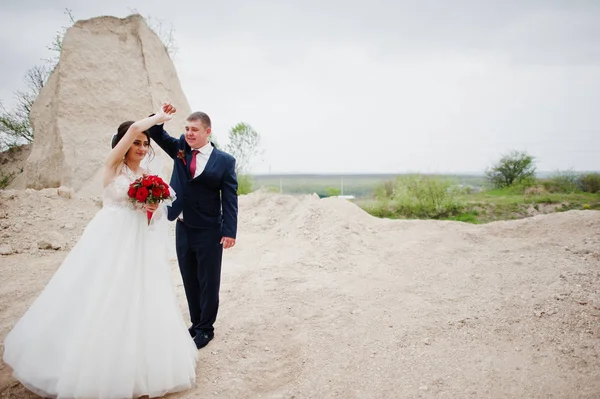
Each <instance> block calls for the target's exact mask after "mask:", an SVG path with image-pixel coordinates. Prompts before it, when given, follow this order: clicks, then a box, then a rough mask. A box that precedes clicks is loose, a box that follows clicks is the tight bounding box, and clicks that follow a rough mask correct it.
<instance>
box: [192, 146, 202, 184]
mask: <svg viewBox="0 0 600 399" xmlns="http://www.w3.org/2000/svg"><path fill="white" fill-rule="evenodd" d="M199 152H200V151H198V150H192V162H190V173H191V174H192V179H193V178H194V176H195V175H196V154H198V153H199Z"/></svg>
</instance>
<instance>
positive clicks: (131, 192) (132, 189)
mask: <svg viewBox="0 0 600 399" xmlns="http://www.w3.org/2000/svg"><path fill="white" fill-rule="evenodd" d="M136 191H137V188H135V186H131V187H129V190H128V191H127V195H128V196H129V198H135V192H136Z"/></svg>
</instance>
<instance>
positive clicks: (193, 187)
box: [149, 125, 238, 238]
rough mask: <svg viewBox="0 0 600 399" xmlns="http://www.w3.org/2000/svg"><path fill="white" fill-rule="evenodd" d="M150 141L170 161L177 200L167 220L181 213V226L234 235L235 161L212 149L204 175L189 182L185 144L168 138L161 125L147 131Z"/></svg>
mask: <svg viewBox="0 0 600 399" xmlns="http://www.w3.org/2000/svg"><path fill="white" fill-rule="evenodd" d="M149 132H150V137H151V138H152V140H154V141H155V142H156V143H157V144H158V145H159V146H160V148H162V149H163V150H164V151H165V152H166V153H167V154H169V156H170V157H171V158H173V160H174V166H173V174H172V175H171V182H170V183H169V184H170V185H171V187H173V189H174V190H175V193H176V195H177V198H176V200H175V202H174V203H173V205H172V206H171V207H169V208H168V215H167V217H168V219H169V220H175V219H176V218H177V217H178V216H179V215H180V214H181V212H182V211H183V213H184V215H185V218H184V223H185V224H186V225H187V226H189V227H192V228H197V229H219V228H220V229H222V232H223V233H222V234H223V236H224V237H231V238H236V234H237V213H238V196H237V188H238V183H237V176H236V174H235V158H234V157H232V156H231V155H229V154H227V153H226V152H223V151H221V150H219V149H217V148H216V147H214V144H212V143H211V145H212V146H213V147H214V148H213V151H212V153H211V154H210V157H209V158H208V163H207V164H206V167H205V168H204V171H203V172H202V173H201V174H200V175H198V176H197V177H196V178H192V175H191V173H190V164H191V160H192V149H191V148H190V146H189V145H188V143H187V142H186V141H185V136H184V135H181V137H179V139H176V138H175V137H172V136H171V135H169V134H168V133H167V132H166V131H165V130H164V129H163V126H162V125H155V126H153V127H152V128H150V129H149Z"/></svg>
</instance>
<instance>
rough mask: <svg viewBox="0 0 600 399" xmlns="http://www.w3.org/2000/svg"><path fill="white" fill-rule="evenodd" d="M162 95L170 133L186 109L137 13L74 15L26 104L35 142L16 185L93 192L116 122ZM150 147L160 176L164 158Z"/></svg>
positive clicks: (142, 111) (139, 113) (166, 168)
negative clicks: (42, 82)
mask: <svg viewBox="0 0 600 399" xmlns="http://www.w3.org/2000/svg"><path fill="white" fill-rule="evenodd" d="M164 101H170V102H171V103H172V104H174V105H175V106H176V107H177V110H178V112H177V114H176V115H175V117H174V118H173V120H172V121H170V122H168V123H167V124H166V128H167V130H169V132H171V133H172V134H174V135H177V136H178V135H179V134H181V133H182V132H183V128H184V124H185V118H186V117H187V116H188V115H189V113H190V108H189V105H188V102H187V99H186V97H185V95H184V94H183V91H182V89H181V85H180V83H179V79H178V76H177V71H176V70H175V66H174V65H173V62H172V61H171V59H170V57H169V55H168V52H167V50H166V48H165V46H164V45H163V44H162V42H161V40H160V38H159V37H158V36H157V35H156V34H155V33H154V32H153V31H152V30H151V29H150V28H149V27H148V26H147V24H146V22H145V20H144V19H143V18H142V17H141V16H139V15H131V16H129V17H127V18H123V19H121V18H115V17H98V18H92V19H89V20H85V21H78V22H77V23H75V25H74V26H73V27H71V28H69V29H68V31H67V33H66V35H65V37H64V40H63V44H62V52H61V56H60V61H59V63H58V66H57V67H56V69H55V70H54V71H53V73H52V75H51V77H50V78H49V80H48V82H47V84H46V86H44V88H43V90H42V92H41V93H40V96H39V97H38V99H37V100H36V102H35V104H34V105H33V108H32V110H31V121H32V124H33V128H34V134H35V141H34V144H33V149H32V151H31V154H30V156H29V158H28V160H27V163H26V166H25V170H24V173H23V175H22V177H21V181H20V182H19V186H21V187H22V188H35V189H42V188H48V187H59V186H68V187H72V188H73V189H74V190H75V191H76V192H78V193H80V194H86V195H97V194H99V193H101V191H102V183H101V181H102V179H101V168H102V165H103V162H104V159H105V158H106V155H107V154H108V152H109V150H110V141H111V137H112V135H113V134H114V133H115V132H116V130H117V127H118V126H119V124H120V123H121V122H123V121H126V120H137V119H141V118H144V117H146V116H148V115H149V114H150V113H152V112H154V111H155V110H156V109H157V108H158V107H159V105H160V104H161V103H162V102H164ZM154 149H155V152H156V160H157V163H159V164H162V165H163V167H162V169H161V170H162V172H161V175H162V176H163V177H164V178H167V179H168V178H169V177H170V171H171V169H172V161H171V160H170V159H169V158H168V157H167V156H166V154H165V153H164V152H162V150H160V148H158V146H156V145H154Z"/></svg>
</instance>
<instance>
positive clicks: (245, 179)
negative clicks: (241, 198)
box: [237, 175, 254, 195]
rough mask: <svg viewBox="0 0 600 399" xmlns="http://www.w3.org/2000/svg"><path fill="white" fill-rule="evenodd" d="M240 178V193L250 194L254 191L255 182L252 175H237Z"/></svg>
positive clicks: (238, 192) (238, 191)
mask: <svg viewBox="0 0 600 399" xmlns="http://www.w3.org/2000/svg"><path fill="white" fill-rule="evenodd" d="M237 180H238V190H237V194H238V195H244V194H250V193H251V192H252V186H253V185H254V182H253V181H252V177H251V176H249V175H239V176H238V177H237Z"/></svg>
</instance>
